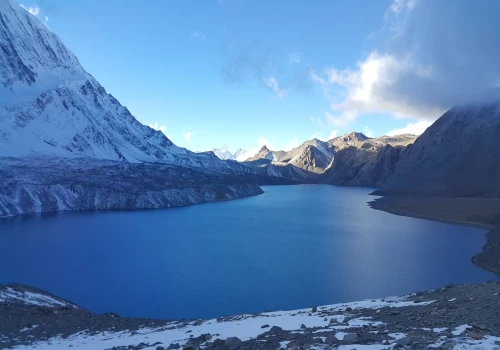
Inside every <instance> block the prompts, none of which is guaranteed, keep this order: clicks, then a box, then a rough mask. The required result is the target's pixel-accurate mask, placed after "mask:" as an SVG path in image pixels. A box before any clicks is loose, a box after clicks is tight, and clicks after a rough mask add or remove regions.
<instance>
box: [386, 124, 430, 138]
mask: <svg viewBox="0 0 500 350" xmlns="http://www.w3.org/2000/svg"><path fill="white" fill-rule="evenodd" d="M431 124H432V122H431V121H429V120H419V121H417V122H415V123H409V124H408V125H406V126H405V127H404V128H401V129H394V130H390V131H388V132H387V133H386V135H389V136H394V135H401V134H413V135H421V134H422V133H423V132H424V131H425V130H426V129H427V128H428V127H429V126H431Z"/></svg>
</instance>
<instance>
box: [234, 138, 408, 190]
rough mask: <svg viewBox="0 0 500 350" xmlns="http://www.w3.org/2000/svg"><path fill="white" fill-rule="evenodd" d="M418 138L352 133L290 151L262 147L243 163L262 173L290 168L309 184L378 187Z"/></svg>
mask: <svg viewBox="0 0 500 350" xmlns="http://www.w3.org/2000/svg"><path fill="white" fill-rule="evenodd" d="M415 139H416V136H415V135H409V134H405V135H398V136H382V137H379V138H370V137H367V136H365V135H363V134H362V133H356V132H351V133H348V134H345V135H342V136H338V137H335V138H333V139H331V140H329V141H328V142H323V141H320V140H318V139H312V140H309V141H306V142H304V143H303V144H302V145H301V146H299V147H297V148H294V149H292V150H290V151H288V152H285V151H271V150H269V149H268V148H267V146H263V147H262V148H261V149H260V150H259V151H258V152H257V154H256V155H255V156H253V157H251V158H248V159H247V160H246V161H245V162H243V164H245V165H247V166H250V167H253V168H254V169H258V170H260V171H261V172H262V171H264V170H266V171H268V172H271V171H281V172H283V169H286V168H287V167H289V169H290V170H289V171H290V172H291V171H293V172H294V173H295V174H296V176H298V177H297V179H299V178H300V177H302V178H304V179H305V180H306V181H307V180H311V179H312V181H315V182H322V183H330V184H339V185H346V184H349V185H370V186H378V185H380V184H382V183H383V182H384V181H385V179H387V178H388V177H389V176H390V175H391V174H392V172H393V171H394V168H395V166H396V164H397V162H398V161H399V159H400V157H401V154H402V152H403V151H404V149H405V147H406V146H407V145H409V144H411V143H413V142H414V140H415ZM278 167H279V168H278ZM276 169H277V170H276Z"/></svg>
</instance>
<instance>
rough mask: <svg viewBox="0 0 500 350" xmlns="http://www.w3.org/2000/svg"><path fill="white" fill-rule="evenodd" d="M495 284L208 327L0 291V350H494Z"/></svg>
mask: <svg viewBox="0 0 500 350" xmlns="http://www.w3.org/2000/svg"><path fill="white" fill-rule="evenodd" d="M499 293H500V283H495V282H488V283H483V284H470V285H460V286H454V285H451V284H449V285H447V286H445V287H443V288H441V289H438V290H431V291H426V292H418V293H413V294H411V295H408V296H404V297H391V298H385V299H373V300H365V301H360V302H353V303H343V304H336V305H328V306H320V307H313V308H309V309H302V310H293V311H276V312H266V313H261V314H253V315H235V316H230V317H220V318H217V319H210V320H201V319H200V320H188V321H186V320H177V321H168V320H152V319H140V318H125V317H120V316H119V315H116V314H113V313H107V314H94V313H92V312H89V311H87V310H84V309H82V308H80V307H78V306H77V305H75V304H72V303H71V302H68V301H66V300H63V299H60V298H58V297H56V296H54V295H51V294H49V293H46V292H44V291H41V290H39V289H36V288H32V287H29V286H24V285H19V284H10V285H3V286H0V348H1V349H28V348H33V347H35V348H43V349H67V348H78V349H116V350H118V349H157V350H162V349H186V350H188V349H220V350H223V349H295V350H298V349H346V350H347V349H397V348H405V349H453V348H456V349H467V348H474V349H498V348H500V317H498V315H499V314H500V296H499Z"/></svg>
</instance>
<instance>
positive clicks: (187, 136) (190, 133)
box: [184, 127, 193, 142]
mask: <svg viewBox="0 0 500 350" xmlns="http://www.w3.org/2000/svg"><path fill="white" fill-rule="evenodd" d="M192 136H193V133H192V132H191V127H189V131H188V132H186V133H185V134H184V138H185V139H186V141H187V142H191V137H192Z"/></svg>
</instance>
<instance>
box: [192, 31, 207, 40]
mask: <svg viewBox="0 0 500 350" xmlns="http://www.w3.org/2000/svg"><path fill="white" fill-rule="evenodd" d="M189 36H190V37H191V38H193V39H201V40H204V39H205V38H206V37H207V36H206V35H205V34H204V33H202V32H192V33H191V34H189Z"/></svg>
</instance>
